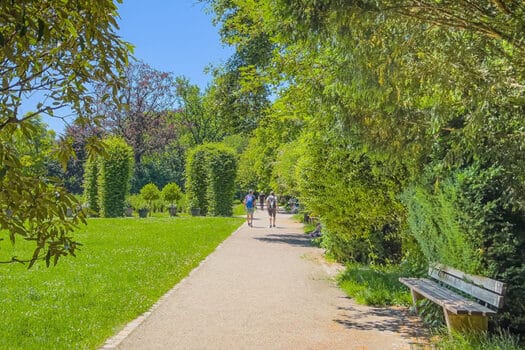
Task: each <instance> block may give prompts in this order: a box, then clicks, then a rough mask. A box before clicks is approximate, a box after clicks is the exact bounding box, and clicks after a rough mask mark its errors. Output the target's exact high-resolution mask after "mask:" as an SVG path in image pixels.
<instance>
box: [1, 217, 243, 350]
mask: <svg viewBox="0 0 525 350" xmlns="http://www.w3.org/2000/svg"><path fill="white" fill-rule="evenodd" d="M241 223H242V219H239V218H203V217H195V218H194V217H177V218H166V217H165V218H160V217H154V218H147V219H137V218H121V219H90V220H89V225H88V226H87V227H84V228H82V229H81V230H79V232H77V233H76V234H75V238H76V239H77V240H78V241H80V242H82V243H83V244H84V245H83V246H82V247H81V251H79V252H78V254H77V258H73V257H67V258H63V259H61V260H60V261H59V263H58V265H57V266H56V267H50V268H46V267H45V264H43V263H41V262H40V263H38V264H37V265H35V266H34V267H33V268H32V269H30V270H28V269H27V267H26V266H24V265H21V264H8V265H0V271H1V272H0V300H1V306H0V320H2V327H1V328H0V349H20V348H22V349H42V348H47V349H94V348H97V347H99V346H100V345H102V344H103V342H104V341H105V339H106V338H108V337H110V336H112V335H113V334H115V333H116V332H118V331H119V330H120V329H121V328H122V327H123V326H124V325H125V324H126V323H127V322H128V321H130V320H132V319H134V318H135V317H137V316H138V315H140V314H142V313H143V312H145V311H147V310H148V309H149V308H150V307H151V306H152V305H153V304H154V303H155V302H156V301H157V300H158V299H159V297H161V296H162V295H163V294H164V293H165V292H167V291H168V290H169V289H170V288H171V287H173V286H174V285H175V284H176V283H177V282H179V281H180V280H181V279H182V278H184V277H185V276H186V275H188V273H189V272H190V271H191V270H192V269H193V268H195V267H196V266H197V265H198V264H199V262H200V261H201V260H202V259H203V258H205V257H206V256H207V255H209V254H210V253H211V252H212V251H213V250H214V249H215V247H216V246H217V245H218V244H219V243H220V242H222V241H223V240H224V239H225V238H226V237H228V236H229V235H230V234H231V233H232V232H233V231H234V230H235V229H236V228H237V227H238V226H239V225H240V224H241ZM19 243H20V244H19ZM23 243H24V242H23V241H18V242H17V245H16V246H15V248H13V249H12V248H11V246H10V244H9V243H7V241H6V240H4V241H2V245H1V246H0V248H1V250H0V260H9V259H10V257H11V256H12V254H16V255H18V256H19V257H22V256H28V251H26V252H25V253H24V252H23V249H24V247H23Z"/></svg>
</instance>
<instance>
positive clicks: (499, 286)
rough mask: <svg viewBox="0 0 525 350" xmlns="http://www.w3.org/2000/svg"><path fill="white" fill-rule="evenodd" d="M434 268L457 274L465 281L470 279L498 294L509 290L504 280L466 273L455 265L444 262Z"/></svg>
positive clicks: (471, 281)
mask: <svg viewBox="0 0 525 350" xmlns="http://www.w3.org/2000/svg"><path fill="white" fill-rule="evenodd" d="M434 268H436V269H438V270H441V271H444V272H446V273H447V274H449V275H452V276H455V277H457V278H459V279H462V280H464V281H468V282H470V283H473V284H475V285H477V286H480V287H482V288H484V289H487V290H490V291H492V292H494V293H496V294H501V295H504V294H505V292H506V291H507V285H506V284H505V283H503V282H500V281H496V280H493V279H490V278H488V277H483V276H476V275H469V274H468V273H465V272H463V271H460V270H456V269H455V268H453V267H450V266H446V265H443V264H436V266H434Z"/></svg>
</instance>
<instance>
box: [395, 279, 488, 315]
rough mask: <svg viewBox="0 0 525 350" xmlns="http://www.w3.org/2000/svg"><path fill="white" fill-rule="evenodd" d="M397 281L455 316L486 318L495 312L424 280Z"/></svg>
mask: <svg viewBox="0 0 525 350" xmlns="http://www.w3.org/2000/svg"><path fill="white" fill-rule="evenodd" d="M399 281H400V282H401V283H403V284H404V285H406V286H407V287H409V288H410V289H412V290H414V291H416V292H417V293H419V294H421V295H422V296H424V297H425V298H427V299H429V300H431V301H433V302H434V303H436V304H438V305H440V306H442V307H444V308H445V309H447V310H449V311H451V312H452V313H454V314H457V315H480V316H488V315H494V314H496V312H495V311H493V310H491V309H489V308H487V307H485V306H483V305H480V304H478V303H476V302H475V301H472V300H469V299H467V298H465V297H463V296H461V295H459V294H457V293H454V292H453V291H451V290H449V289H447V288H444V287H442V286H440V285H439V284H437V283H436V282H434V281H431V280H429V279H426V278H400V279H399Z"/></svg>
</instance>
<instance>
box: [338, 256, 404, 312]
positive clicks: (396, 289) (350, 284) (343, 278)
mask: <svg viewBox="0 0 525 350" xmlns="http://www.w3.org/2000/svg"><path fill="white" fill-rule="evenodd" d="M400 276H401V274H400V272H399V271H397V270H396V267H395V266H389V267H382V268H379V267H375V268H371V267H369V266H362V265H358V264H350V265H348V266H347V268H346V270H345V272H344V273H342V274H341V275H340V276H339V286H340V287H341V288H342V289H343V290H344V291H345V292H346V294H347V295H348V296H350V297H352V298H354V299H355V301H356V302H357V303H359V304H364V305H374V306H386V305H404V306H409V305H410V304H411V303H412V299H411V296H410V293H409V292H408V289H407V288H405V287H404V286H403V285H402V284H401V283H400V282H399V281H398V278H399V277H400Z"/></svg>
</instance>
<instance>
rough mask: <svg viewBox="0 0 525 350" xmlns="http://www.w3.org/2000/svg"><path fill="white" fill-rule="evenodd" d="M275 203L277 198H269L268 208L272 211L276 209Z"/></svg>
mask: <svg viewBox="0 0 525 350" xmlns="http://www.w3.org/2000/svg"><path fill="white" fill-rule="evenodd" d="M275 202H276V200H275V196H271V195H270V196H269V197H268V208H270V209H274V208H275Z"/></svg>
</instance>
